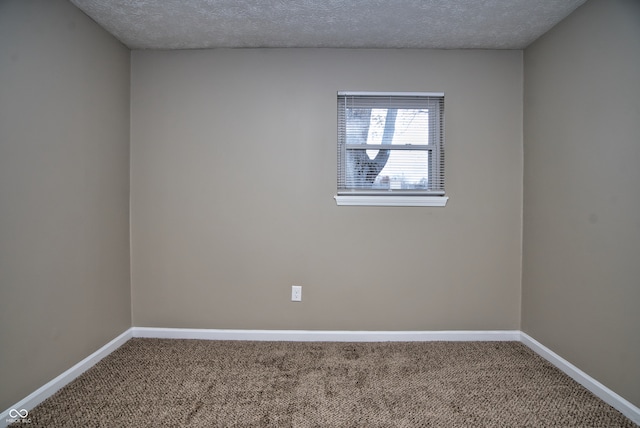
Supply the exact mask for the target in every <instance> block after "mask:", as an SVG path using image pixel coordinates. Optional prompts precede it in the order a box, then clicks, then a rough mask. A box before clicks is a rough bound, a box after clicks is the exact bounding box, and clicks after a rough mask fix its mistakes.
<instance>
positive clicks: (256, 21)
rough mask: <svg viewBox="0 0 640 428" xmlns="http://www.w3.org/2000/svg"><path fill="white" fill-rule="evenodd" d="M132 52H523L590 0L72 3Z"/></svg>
mask: <svg viewBox="0 0 640 428" xmlns="http://www.w3.org/2000/svg"><path fill="white" fill-rule="evenodd" d="M71 2H72V3H73V4H75V5H76V6H77V7H78V8H80V9H81V10H82V11H84V12H85V13H86V14H87V15H89V16H90V17H91V18H93V19H94V20H95V21H96V22H97V23H98V24H100V25H101V26H102V27H104V28H105V29H106V30H107V31H109V32H110V33H111V34H113V35H114V36H115V37H117V38H118V39H119V40H120V41H122V42H123V43H124V44H125V45H127V46H128V47H130V48H132V49H196V48H217V47H233V48H237V47H334V48H439V49H522V48H524V47H526V46H527V45H528V44H529V43H531V42H533V41H534V40H535V39H537V38H538V37H539V36H541V35H542V34H544V33H545V32H546V31H548V30H549V29H550V28H551V27H553V26H554V25H555V24H557V23H558V22H560V21H561V20H562V19H563V18H565V17H566V16H567V15H569V14H570V13H571V12H572V11H573V10H575V9H576V8H577V7H578V6H580V5H581V4H582V3H584V2H585V0H71Z"/></svg>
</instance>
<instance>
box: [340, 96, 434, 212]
mask: <svg viewBox="0 0 640 428" xmlns="http://www.w3.org/2000/svg"><path fill="white" fill-rule="evenodd" d="M443 144H444V94H442V93H422V92H417V93H414V92H407V93H405V92H338V194H337V195H336V197H335V199H336V202H337V203H338V205H390V206H444V205H445V204H446V201H447V197H446V196H445V193H444V145H443Z"/></svg>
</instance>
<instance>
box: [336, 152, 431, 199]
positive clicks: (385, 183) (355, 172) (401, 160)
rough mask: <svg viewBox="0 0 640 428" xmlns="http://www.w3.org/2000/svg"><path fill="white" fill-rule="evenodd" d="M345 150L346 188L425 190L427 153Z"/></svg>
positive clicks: (427, 166)
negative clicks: (374, 153)
mask: <svg viewBox="0 0 640 428" xmlns="http://www.w3.org/2000/svg"><path fill="white" fill-rule="evenodd" d="M367 152H368V150H360V149H349V150H347V159H346V161H347V171H346V173H347V187H349V188H359V189H390V190H427V189H429V153H430V152H429V151H428V150H377V152H378V154H377V155H376V156H374V157H373V158H371V157H369V155H368V153H367Z"/></svg>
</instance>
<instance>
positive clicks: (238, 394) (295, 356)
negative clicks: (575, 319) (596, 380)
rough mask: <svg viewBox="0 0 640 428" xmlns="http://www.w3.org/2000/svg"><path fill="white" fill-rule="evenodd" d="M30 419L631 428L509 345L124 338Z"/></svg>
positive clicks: (89, 423)
mask: <svg viewBox="0 0 640 428" xmlns="http://www.w3.org/2000/svg"><path fill="white" fill-rule="evenodd" d="M29 417H30V418H31V422H32V423H31V424H30V425H29V426H30V427H83V428H85V427H180V426H188V427H536V428H540V427H607V428H611V427H636V426H637V425H635V424H633V423H632V422H631V421H630V420H629V419H627V418H625V417H624V416H623V415H622V414H621V413H619V412H618V411H616V410H615V409H613V408H612V407H610V406H609V405H607V404H605V403H604V402H603V401H601V400H599V399H598V398H596V397H595V396H594V395H592V394H591V393H590V392H589V391H587V390H586V389H584V388H583V387H581V386H580V385H578V384H577V383H576V382H574V381H573V380H572V379H570V378H569V377H567V376H566V375H564V374H563V373H562V372H560V371H559V370H557V369H556V368H554V367H553V366H552V365H551V364H549V363H548V362H546V361H545V360H543V359H542V358H540V357H538V356H537V355H535V354H534V353H533V352H532V351H531V350H529V349H528V348H527V347H525V346H524V345H522V344H520V343H518V342H411V343H404V342H403V343H388V342H387V343H319V342H313V343H309V342H307V343H304V342H303V343H300V342H297V343H296V342H232V341H202V340H163V339H132V340H130V341H128V342H127V343H126V344H124V345H123V346H122V347H121V348H119V349H118V350H116V351H115V352H113V353H112V354H111V355H109V356H108V357H106V358H105V359H104V360H102V361H101V362H99V363H98V364H97V365H96V366H94V367H93V368H92V369H90V370H89V371H87V372H86V373H85V374H83V375H82V376H80V377H79V378H77V379H76V380H75V381H73V382H71V383H70V384H69V385H67V386H66V387H65V388H63V389H61V390H60V391H59V392H58V393H56V394H55V395H53V396H52V397H51V398H49V399H48V400H46V401H44V402H43V403H42V404H40V405H39V406H37V407H36V408H35V409H33V410H32V411H31V412H30V414H29ZM16 426H20V425H18V424H16ZM22 426H23V427H24V425H22Z"/></svg>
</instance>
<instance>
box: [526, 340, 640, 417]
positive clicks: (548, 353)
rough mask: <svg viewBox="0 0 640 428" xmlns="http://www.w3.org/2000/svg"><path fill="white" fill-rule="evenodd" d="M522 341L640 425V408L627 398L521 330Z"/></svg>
mask: <svg viewBox="0 0 640 428" xmlns="http://www.w3.org/2000/svg"><path fill="white" fill-rule="evenodd" d="M520 341H521V342H522V343H523V344H524V345H526V346H528V347H529V348H530V349H531V350H533V351H534V352H535V353H536V354H538V355H540V356H541V357H542V358H544V359H545V360H547V361H549V362H550V363H551V364H553V365H554V366H556V367H557V368H559V369H560V370H562V371H563V372H564V373H565V374H567V375H568V376H569V377H571V378H572V379H573V380H575V381H576V382H578V383H579V384H580V385H582V386H584V387H585V388H587V389H588V390H589V391H591V392H592V393H593V394H594V395H595V396H596V397H598V398H600V399H601V400H602V401H604V402H605V403H607V404H608V405H610V406H611V407H613V408H615V409H616V410H618V411H619V412H620V413H622V414H623V415H625V416H626V417H628V418H629V419H631V420H632V421H633V422H634V423H636V424H638V425H640V408H638V407H636V406H635V405H633V404H632V403H631V402H629V401H627V400H625V399H624V398H623V397H621V396H620V395H618V394H616V393H615V392H613V391H612V390H611V389H609V388H607V387H606V386H604V385H603V384H601V383H600V382H598V381H597V380H595V379H594V378H592V377H591V376H589V375H588V374H586V373H585V372H583V371H582V370H580V369H579V368H578V367H576V366H574V365H573V364H571V363H570V362H569V361H567V360H565V359H564V358H562V357H561V356H560V355H558V354H556V353H555V352H553V351H552V350H551V349H549V348H547V347H546V346H544V345H543V344H541V343H540V342H538V341H537V340H535V339H534V338H532V337H531V336H529V335H528V334H526V333H524V332H521V333H520Z"/></svg>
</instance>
